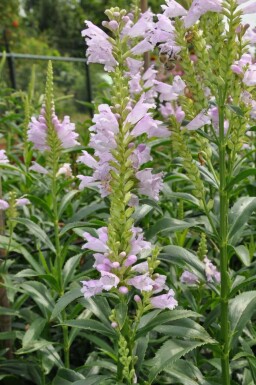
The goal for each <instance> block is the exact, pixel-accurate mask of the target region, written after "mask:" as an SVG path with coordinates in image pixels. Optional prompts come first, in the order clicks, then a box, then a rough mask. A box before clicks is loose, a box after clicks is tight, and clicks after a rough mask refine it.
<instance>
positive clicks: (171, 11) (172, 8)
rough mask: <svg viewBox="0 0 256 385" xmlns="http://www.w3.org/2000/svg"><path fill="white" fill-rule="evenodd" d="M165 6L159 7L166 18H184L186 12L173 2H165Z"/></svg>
mask: <svg viewBox="0 0 256 385" xmlns="http://www.w3.org/2000/svg"><path fill="white" fill-rule="evenodd" d="M165 2H166V4H167V5H161V7H162V9H163V10H164V13H163V14H164V15H165V16H167V17H178V16H185V15H186V14H187V11H186V9H185V8H183V7H182V5H180V4H179V3H177V1H175V0H165Z"/></svg>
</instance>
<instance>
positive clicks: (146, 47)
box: [131, 39, 154, 55]
mask: <svg viewBox="0 0 256 385" xmlns="http://www.w3.org/2000/svg"><path fill="white" fill-rule="evenodd" d="M153 49H154V45H153V44H151V43H150V42H149V41H148V40H147V39H144V40H142V41H140V42H139V43H138V44H136V45H135V47H133V48H132V49H131V53H133V55H141V54H143V53H145V52H148V51H152V50H153Z"/></svg>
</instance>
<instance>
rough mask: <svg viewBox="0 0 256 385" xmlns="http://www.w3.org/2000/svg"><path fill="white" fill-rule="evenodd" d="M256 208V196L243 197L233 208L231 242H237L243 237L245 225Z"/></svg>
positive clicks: (230, 231) (230, 220) (231, 213)
mask: <svg viewBox="0 0 256 385" xmlns="http://www.w3.org/2000/svg"><path fill="white" fill-rule="evenodd" d="M254 210H256V198H252V197H242V198H239V199H238V201H237V202H236V203H235V204H234V206H233V207H232V208H231V211H230V215H229V223H230V229H229V234H228V236H229V239H230V243H231V244H233V245H234V244H235V243H236V241H237V240H238V239H239V238H240V237H241V235H242V231H243V229H244V226H245V225H246V223H247V222H248V220H249V218H250V216H251V215H252V213H253V211H254Z"/></svg>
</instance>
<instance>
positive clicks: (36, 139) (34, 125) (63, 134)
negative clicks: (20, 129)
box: [28, 106, 79, 151]
mask: <svg viewBox="0 0 256 385" xmlns="http://www.w3.org/2000/svg"><path fill="white" fill-rule="evenodd" d="M51 124H52V126H53V128H54V130H55V131H56V133H57V136H58V138H59V141H60V145H61V147H62V148H71V147H74V146H76V145H77V144H79V143H78V142H77V140H76V139H77V137H78V134H77V133H76V132H75V124H74V123H71V122H70V117H69V116H65V117H64V119H63V121H60V120H59V119H58V117H57V115H56V114H55V112H54V109H53V110H52V116H51ZM48 131H49V127H47V122H46V111H45V106H43V107H42V109H41V113H40V115H39V117H38V119H36V118H35V117H32V119H31V122H30V124H29V130H28V140H29V141H30V142H32V143H33V145H34V148H35V149H36V150H39V151H46V150H49V149H50V147H49V144H48V139H47V138H48Z"/></svg>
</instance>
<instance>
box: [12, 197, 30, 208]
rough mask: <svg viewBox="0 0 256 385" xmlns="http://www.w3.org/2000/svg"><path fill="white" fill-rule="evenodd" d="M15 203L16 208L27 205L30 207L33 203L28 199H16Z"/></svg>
mask: <svg viewBox="0 0 256 385" xmlns="http://www.w3.org/2000/svg"><path fill="white" fill-rule="evenodd" d="M15 203H16V206H21V207H22V206H27V205H30V204H31V202H30V200H29V199H27V198H18V199H15Z"/></svg>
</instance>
